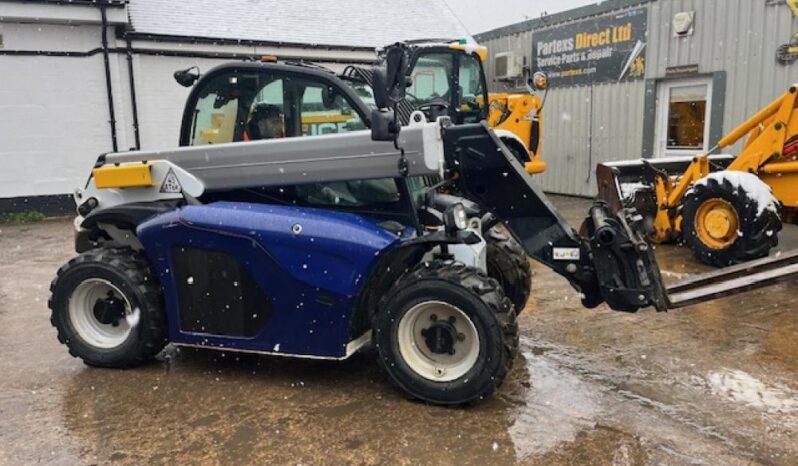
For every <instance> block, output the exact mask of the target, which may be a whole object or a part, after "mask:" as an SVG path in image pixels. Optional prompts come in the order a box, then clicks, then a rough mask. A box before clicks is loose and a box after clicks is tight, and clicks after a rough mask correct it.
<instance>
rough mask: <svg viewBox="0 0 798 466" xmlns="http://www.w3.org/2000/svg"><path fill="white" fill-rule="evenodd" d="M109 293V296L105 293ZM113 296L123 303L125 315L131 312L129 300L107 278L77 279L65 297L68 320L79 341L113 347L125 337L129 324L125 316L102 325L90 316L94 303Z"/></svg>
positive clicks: (128, 332) (128, 331) (95, 317)
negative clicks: (81, 280)
mask: <svg viewBox="0 0 798 466" xmlns="http://www.w3.org/2000/svg"><path fill="white" fill-rule="evenodd" d="M109 293H110V295H109ZM111 295H113V296H114V297H116V298H121V299H122V301H124V304H125V315H130V314H131V312H132V309H131V306H130V301H129V300H128V299H127V296H125V295H124V293H122V292H121V291H120V290H119V288H117V287H116V286H114V285H113V284H111V282H109V281H108V280H103V279H101V278H89V279H87V280H84V281H83V282H81V283H80V284H79V285H78V286H77V287H75V289H74V290H73V291H72V295H71V296H70V297H69V320H70V322H71V323H72V328H73V329H74V330H75V332H76V333H77V334H78V336H79V337H80V339H81V340H83V341H84V342H85V343H87V344H89V345H91V346H94V347H96V348H106V349H108V348H116V347H117V346H119V345H121V344H122V343H124V342H125V340H127V338H128V336H129V335H130V331H131V327H130V324H129V323H128V322H127V319H119V320H118V321H117V325H116V326H114V325H113V324H104V323H102V322H100V320H99V319H97V316H95V315H94V305H95V304H96V303H97V300H102V299H105V298H108V297H109V296H111Z"/></svg>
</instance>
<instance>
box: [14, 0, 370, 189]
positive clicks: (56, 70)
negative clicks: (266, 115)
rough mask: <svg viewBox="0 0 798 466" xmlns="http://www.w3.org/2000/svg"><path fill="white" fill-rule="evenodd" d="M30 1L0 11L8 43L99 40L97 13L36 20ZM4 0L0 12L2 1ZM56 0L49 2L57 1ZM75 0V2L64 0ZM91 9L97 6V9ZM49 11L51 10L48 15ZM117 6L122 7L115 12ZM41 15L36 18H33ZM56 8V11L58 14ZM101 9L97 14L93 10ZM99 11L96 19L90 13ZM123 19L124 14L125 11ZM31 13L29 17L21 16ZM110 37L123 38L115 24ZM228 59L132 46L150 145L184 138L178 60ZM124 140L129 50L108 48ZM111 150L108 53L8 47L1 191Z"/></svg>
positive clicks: (48, 181)
mask: <svg viewBox="0 0 798 466" xmlns="http://www.w3.org/2000/svg"><path fill="white" fill-rule="evenodd" d="M25 5H27V10H24V9H19V8H18V9H17V10H15V12H14V14H16V15H17V16H22V15H23V13H24V14H25V15H27V17H26V18H21V19H20V20H19V21H20V22H11V21H9V19H8V17H3V16H2V14H0V34H2V35H3V42H4V49H5V50H46V51H73V52H86V51H89V50H92V49H97V48H99V47H101V31H102V28H101V26H100V24H99V23H98V22H99V13H98V12H96V11H94V10H96V9H94V10H92V9H88V10H87V9H86V8H82V7H80V8H77V10H75V11H77V12H78V13H79V14H78V19H76V20H75V21H73V23H74V24H63V23H64V22H65V21H69V19H68V16H67V15H66V14H65V11H66V10H64V9H63V7H59V8H58V9H46V10H47V11H44V12H43V13H46V14H42V17H44V18H50V19H49V20H48V21H52V22H48V23H43V22H36V20H35V18H36V12H35V11H32V10H35V9H36V8H37V7H38V6H37V5H34V4H25ZM3 6H4V5H3V4H2V3H0V13H2V12H3V11H4V10H2V8H3ZM49 6H52V5H43V7H49ZM66 8H67V9H68V8H69V7H66ZM92 12H94V13H97V14H96V15H95V16H96V18H94V17H93V16H91V15H92ZM48 15H49V16H48ZM117 16H118V15H117ZM31 18H33V19H31ZM53 18H55V19H53ZM92 18H94V19H92ZM94 20H96V21H97V23H91V21H94ZM117 20H118V18H117ZM23 21H24V22H23ZM108 39H109V46H110V47H112V48H113V47H119V48H122V47H124V46H125V44H124V41H121V40H119V41H117V39H116V38H115V36H114V32H113V29H112V28H111V29H109V32H108ZM133 47H134V48H164V49H173V50H180V51H199V52H206V53H207V52H210V53H240V54H248V55H249V54H275V55H278V56H280V55H283V56H314V55H315V56H322V57H327V58H335V59H373V58H374V55H373V54H372V53H370V52H363V51H340V50H314V49H308V48H305V49H286V48H283V49H281V48H274V47H253V46H237V45H216V44H200V45H197V44H189V43H184V44H176V43H154V42H145V41H137V42H134V43H133ZM229 61H230V60H229V59H205V58H181V57H169V56H153V55H144V54H142V55H134V57H133V66H134V76H135V81H136V94H137V102H138V115H139V124H140V134H141V143H142V148H143V149H161V148H171V147H174V146H176V145H177V142H178V137H179V133H180V123H181V118H182V114H183V105H184V104H185V100H186V97H187V96H188V93H189V91H190V89H187V88H184V87H181V86H180V85H178V84H177V83H176V82H175V81H174V78H173V77H172V74H173V73H174V72H175V70H178V69H183V68H188V67H189V66H194V65H196V66H199V67H200V70H202V71H207V70H209V69H210V68H212V67H213V66H215V65H218V64H221V63H225V62H229ZM110 65H111V82H112V86H113V98H114V103H115V107H114V108H115V113H116V127H117V138H118V147H119V150H127V149H128V148H131V147H133V146H134V145H135V138H134V129H133V110H132V100H131V94H130V86H129V74H128V63H127V56H126V55H124V54H114V53H112V54H111V55H110ZM331 68H333V69H335V70H338V71H340V70H342V69H343V65H331ZM111 150H112V143H111V130H110V126H109V111H108V100H107V95H106V84H105V70H104V66H103V57H102V54H96V55H94V56H91V57H51V56H11V55H0V164H1V165H2V168H0V198H13V197H25V196H38V195H52V194H67V193H71V192H72V191H73V190H74V189H75V188H76V187H81V186H83V185H84V184H85V182H86V178H87V177H88V174H89V172H90V170H91V167H92V166H93V164H94V162H95V161H96V160H97V157H98V156H99V155H100V154H102V153H105V152H110V151H111Z"/></svg>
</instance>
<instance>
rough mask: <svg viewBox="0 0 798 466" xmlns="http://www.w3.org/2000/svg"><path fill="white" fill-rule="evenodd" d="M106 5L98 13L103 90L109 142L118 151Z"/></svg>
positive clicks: (101, 6)
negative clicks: (107, 117) (109, 128)
mask: <svg viewBox="0 0 798 466" xmlns="http://www.w3.org/2000/svg"><path fill="white" fill-rule="evenodd" d="M105 9H106V6H105V5H100V15H101V16H102V28H103V31H102V49H103V61H104V62H105V90H106V92H107V93H108V114H109V116H110V117H111V118H110V120H109V123H110V124H111V143H112V145H113V149H114V152H119V147H118V145H117V142H116V113H115V111H114V93H113V89H112V88H111V62H110V60H109V53H108V16H107V15H106V13H105Z"/></svg>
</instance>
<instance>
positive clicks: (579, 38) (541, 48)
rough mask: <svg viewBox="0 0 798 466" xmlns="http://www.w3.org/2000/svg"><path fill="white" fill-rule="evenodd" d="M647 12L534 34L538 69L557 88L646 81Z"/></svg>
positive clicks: (534, 51) (599, 18) (638, 9)
mask: <svg viewBox="0 0 798 466" xmlns="http://www.w3.org/2000/svg"><path fill="white" fill-rule="evenodd" d="M646 13H647V10H646V8H637V9H634V10H629V11H625V12H623V13H616V14H612V15H606V16H599V17H597V18H591V19H586V20H582V21H578V22H575V23H571V24H566V25H563V26H559V27H553V28H551V29H545V30H541V31H536V32H534V33H533V36H532V42H533V43H532V55H533V63H534V65H535V70H537V71H545V72H546V73H548V75H549V79H550V80H551V83H552V85H553V86H558V85H559V86H564V85H565V86H567V85H575V84H588V83H595V82H608V81H623V80H627V79H637V78H642V77H643V75H644V74H645V69H646V62H645V53H644V50H645V47H646V27H647V24H646V23H647V21H646V17H647V14H646Z"/></svg>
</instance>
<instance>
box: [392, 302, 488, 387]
mask: <svg viewBox="0 0 798 466" xmlns="http://www.w3.org/2000/svg"><path fill="white" fill-rule="evenodd" d="M396 338H397V340H398V344H399V352H400V353H401V355H402V358H403V359H404V361H405V363H407V365H408V366H410V368H411V369H412V370H413V371H414V372H416V373H417V374H418V375H419V376H421V377H424V378H425V379H428V380H433V381H435V382H447V381H451V380H455V379H457V378H459V377H461V376H463V375H465V374H466V373H467V372H468V371H469V370H470V369H471V368H472V367H473V366H474V364H476V362H477V359H478V357H479V352H480V338H479V334H478V333H477V329H476V327H475V324H474V322H473V321H472V320H471V317H469V315H468V314H466V313H465V312H463V311H462V310H461V309H459V308H457V307H456V306H453V305H452V304H449V303H446V302H441V301H425V302H421V303H418V304H416V305H415V306H413V307H412V308H410V309H409V310H408V311H407V312H406V313H405V314H404V315H403V316H402V317H401V319H399V322H398V325H397V335H396Z"/></svg>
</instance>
